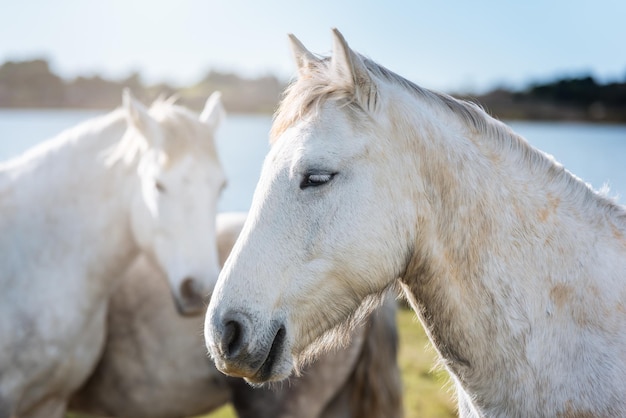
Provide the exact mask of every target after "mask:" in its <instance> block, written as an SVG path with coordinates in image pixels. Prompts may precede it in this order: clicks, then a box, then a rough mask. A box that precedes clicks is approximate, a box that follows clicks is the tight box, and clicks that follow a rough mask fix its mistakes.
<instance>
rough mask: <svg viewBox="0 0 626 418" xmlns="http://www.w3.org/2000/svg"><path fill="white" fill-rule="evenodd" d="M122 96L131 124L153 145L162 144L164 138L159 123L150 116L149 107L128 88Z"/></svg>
mask: <svg viewBox="0 0 626 418" xmlns="http://www.w3.org/2000/svg"><path fill="white" fill-rule="evenodd" d="M122 98H123V100H122V103H123V106H124V109H125V110H126V115H127V116H126V117H127V120H128V124H129V126H132V127H134V128H135V129H137V130H138V131H139V132H140V133H141V134H142V135H143V137H144V138H145V139H146V140H147V141H149V142H151V143H152V145H153V146H158V145H160V142H161V141H162V138H161V131H160V129H159V124H158V123H157V121H155V120H154V119H153V118H152V116H150V114H149V113H148V109H147V108H146V107H145V106H144V105H143V104H142V103H141V102H139V100H137V99H136V98H135V96H133V94H132V93H131V92H130V90H129V89H128V88H125V89H124V93H123V97H122Z"/></svg>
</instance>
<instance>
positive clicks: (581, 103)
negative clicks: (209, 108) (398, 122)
mask: <svg viewBox="0 0 626 418" xmlns="http://www.w3.org/2000/svg"><path fill="white" fill-rule="evenodd" d="M287 84H288V82H287V81H286V80H281V79H279V78H278V77H276V76H274V75H271V74H268V75H265V76H261V77H256V78H246V77H242V76H239V75H237V74H235V73H228V72H219V71H209V72H208V73H207V75H206V76H205V77H204V78H202V79H201V80H199V81H198V82H197V83H194V84H192V85H190V86H173V85H169V84H167V83H158V84H153V85H146V84H145V83H143V81H142V79H141V75H140V74H139V73H133V74H130V75H129V76H128V77H126V78H124V79H121V80H110V79H105V78H102V77H100V76H98V75H95V76H89V77H83V76H79V77H76V78H74V79H71V80H66V79H63V78H61V77H60V76H58V75H57V74H55V73H54V72H53V71H52V70H51V69H50V65H49V63H48V61H47V60H44V59H36V60H30V61H7V62H5V63H4V64H2V65H1V66H0V108H2V109H94V110H96V109H102V110H105V109H112V108H115V107H117V106H119V105H120V104H121V97H122V90H123V89H124V88H130V89H131V90H132V91H133V93H134V94H135V95H136V96H137V97H139V98H140V99H142V100H143V101H144V102H145V103H149V102H151V101H153V100H155V99H156V98H157V97H159V96H165V97H169V96H173V95H174V96H176V97H178V100H179V102H180V103H181V104H183V105H185V106H188V107H190V108H192V109H196V110H199V109H201V108H202V107H203V105H204V101H205V100H206V98H207V97H208V96H209V95H210V94H211V93H212V92H213V91H215V90H220V91H221V92H222V99H223V102H224V106H225V107H226V109H227V111H229V112H232V113H259V114H271V113H273V112H274V110H275V109H276V106H277V104H278V102H279V101H280V98H281V95H282V92H283V91H284V89H285V87H286V86H287ZM426 87H427V86H426ZM453 96H455V97H458V98H462V99H465V100H470V101H473V102H476V103H478V104H479V105H480V106H482V107H483V108H484V109H485V110H486V111H487V112H488V113H490V114H491V115H493V116H495V117H497V118H498V119H507V120H545V121H585V122H600V123H603V122H604V123H626V76H625V78H624V80H622V81H615V82H610V83H606V84H600V83H598V82H597V81H596V80H595V79H594V78H593V77H592V76H589V75H583V76H580V77H574V78H562V79H556V80H554V81H550V82H544V83H538V84H531V85H529V86H528V87H527V88H525V89H522V90H519V91H514V90H508V89H505V88H499V89H495V90H493V91H490V92H488V93H486V94H482V95H464V94H453Z"/></svg>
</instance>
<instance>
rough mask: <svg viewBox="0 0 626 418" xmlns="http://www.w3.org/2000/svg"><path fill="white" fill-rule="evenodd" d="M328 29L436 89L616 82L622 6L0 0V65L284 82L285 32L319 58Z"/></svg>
mask: <svg viewBox="0 0 626 418" xmlns="http://www.w3.org/2000/svg"><path fill="white" fill-rule="evenodd" d="M332 27H337V28H338V29H339V30H340V31H341V32H342V33H343V35H344V36H345V38H346V39H347V41H348V43H349V44H350V46H351V47H352V48H353V49H355V50H357V51H359V52H361V53H363V54H365V55H367V56H369V57H370V58H372V59H373V60H375V61H376V62H378V63H380V64H382V65H384V66H386V67H387V68H389V69H391V70H392V71H395V72H397V73H398V74H400V75H402V76H404V77H406V78H408V79H410V80H412V81H414V82H416V83H418V84H420V85H422V86H424V87H427V88H431V89H436V90H444V91H448V92H456V91H472V92H480V91H484V90H485V89H488V88H491V87H493V86H496V85H506V86H513V87H517V86H523V85H525V84H527V83H528V82H531V81H549V80H552V79H553V78H554V77H559V76H577V75H580V74H583V73H591V74H593V75H594V76H595V77H597V78H598V79H599V80H601V81H607V80H624V79H626V1H624V0H593V1H580V0H569V1H566V0H524V1H506V0H494V1H491V0H471V1H467V0H465V1H444V0H440V1H428V2H426V1H418V0H405V1H401V0H377V1H372V0H348V1H342V0H313V1H296V0H291V1H287V0H265V1H264V0H252V1H243V0H171V1H163V0H103V1H88V0H56V1H51V0H19V1H9V0H2V3H0V62H4V61H6V60H24V59H32V58H37V57H44V58H47V59H49V60H50V62H51V64H52V67H53V70H54V71H56V72H57V73H59V74H60V75H61V76H63V77H67V78H70V77H73V76H76V75H93V74H102V75H104V76H105V77H111V78H122V77H125V76H127V75H128V74H130V73H131V72H132V71H138V72H140V74H141V75H142V76H143V78H144V80H145V81H147V82H149V83H152V82H159V81H168V82H172V83H174V84H176V85H188V84H192V83H194V82H196V81H198V80H199V79H200V78H201V77H202V76H203V75H205V74H206V72H207V71H208V70H210V69H217V70H225V71H236V72H238V73H240V74H243V75H246V76H256V75H262V74H267V73H275V74H277V75H279V76H281V77H283V78H285V79H287V78H289V77H290V76H291V75H293V73H294V71H295V67H294V64H293V61H292V59H291V52H290V50H289V48H288V42H287V36H286V35H287V33H289V32H292V33H294V34H295V35H296V36H297V37H298V38H299V39H300V40H301V41H302V42H303V43H304V44H305V45H306V46H307V48H309V49H310V50H311V51H312V52H315V53H322V54H327V53H329V52H330V49H331V35H330V28H332Z"/></svg>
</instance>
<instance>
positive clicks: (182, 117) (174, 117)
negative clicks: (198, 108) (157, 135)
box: [150, 99, 218, 163]
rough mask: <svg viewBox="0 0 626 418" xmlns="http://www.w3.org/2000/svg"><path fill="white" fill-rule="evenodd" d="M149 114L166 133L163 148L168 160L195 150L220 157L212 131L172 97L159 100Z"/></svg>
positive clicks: (197, 153) (209, 156)
mask: <svg viewBox="0 0 626 418" xmlns="http://www.w3.org/2000/svg"><path fill="white" fill-rule="evenodd" d="M150 114H151V115H152V116H153V117H154V118H155V119H156V120H157V122H159V124H160V125H161V128H162V129H163V132H164V134H165V141H164V144H163V151H164V153H165V155H166V156H167V161H168V163H173V162H174V161H176V160H178V159H179V158H180V157H181V156H184V155H187V154H189V153H192V154H193V155H203V156H204V157H206V158H209V159H211V160H213V161H217V160H218V154H217V148H216V146H215V141H214V137H213V131H212V130H211V128H210V127H209V126H208V125H206V124H205V123H203V122H201V121H200V120H199V119H198V115H196V114H195V113H194V112H192V111H190V110H188V109H186V108H184V107H182V106H179V105H176V104H175V102H174V101H172V100H170V99H164V100H157V101H156V102H155V103H154V104H153V105H152V106H151V108H150Z"/></svg>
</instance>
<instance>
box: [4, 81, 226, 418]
mask: <svg viewBox="0 0 626 418" xmlns="http://www.w3.org/2000/svg"><path fill="white" fill-rule="evenodd" d="M222 113H223V111H222V107H221V101H220V98H219V94H216V95H213V96H212V97H211V98H209V100H208V101H207V104H206V107H205V109H204V111H203V112H202V114H201V116H200V118H198V115H195V114H193V113H192V112H190V111H188V110H187V109H185V108H183V107H180V106H176V105H174V104H172V103H169V102H167V101H158V102H157V103H155V104H154V105H153V106H152V108H151V109H150V110H148V109H146V108H145V107H144V106H143V105H141V104H140V103H139V102H137V101H136V100H135V99H134V98H133V97H132V96H131V95H130V93H129V92H126V93H125V95H124V106H123V108H121V109H118V110H115V111H113V112H112V113H110V114H107V115H105V116H102V117H99V118H96V119H93V120H90V121H87V122H85V123H83V124H81V125H79V126H77V127H75V128H73V129H70V130H67V131H65V132H63V133H61V134H60V135H59V136H57V137H56V138H54V139H51V140H49V141H47V142H44V143H42V144H41V145H38V146H36V147H34V148H33V149H31V150H29V151H27V152H26V153H25V154H24V155H22V156H20V157H18V158H16V159H13V160H10V161H8V162H6V163H3V164H2V165H0V213H1V215H0V232H1V234H0V417H1V418H7V417H16V416H19V417H46V418H50V417H62V416H63V413H64V410H65V404H66V398H67V397H68V396H69V395H70V393H71V392H72V391H73V390H75V389H76V388H78V387H79V386H80V384H81V383H82V382H83V381H84V379H85V378H86V377H87V376H88V375H89V373H90V372H91V370H92V368H93V366H94V365H95V363H96V361H97V359H98V357H99V355H100V351H101V348H102V347H103V342H104V340H103V339H104V334H105V317H106V307H107V304H108V301H109V296H110V294H111V292H112V291H113V290H114V288H115V286H116V284H117V283H118V281H117V280H114V279H113V278H118V277H120V276H121V273H122V272H123V270H125V269H126V268H127V267H128V266H129V265H130V263H131V262H132V261H133V260H134V259H135V258H136V256H137V255H138V254H140V253H144V254H146V255H147V256H148V257H151V258H153V259H154V260H155V262H156V263H157V264H158V265H159V266H161V267H162V269H163V270H164V271H165V272H166V275H167V277H168V280H169V282H170V287H171V290H172V293H173V295H174V298H175V300H176V302H177V305H178V307H179V309H180V311H181V312H183V313H194V312H198V311H201V310H202V309H204V306H205V303H206V302H205V300H206V299H205V298H206V297H207V295H208V293H209V291H210V290H211V289H212V288H213V286H214V284H215V281H216V280H217V274H218V271H219V264H218V260H217V250H216V248H215V213H216V201H217V194H218V193H219V191H220V189H221V188H222V186H223V184H224V181H225V180H224V178H225V176H224V172H223V170H222V167H221V165H220V163H219V160H218V158H217V153H216V149H215V144H214V142H213V133H214V131H215V129H216V127H217V125H218V123H219V121H220V120H221V118H222Z"/></svg>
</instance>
